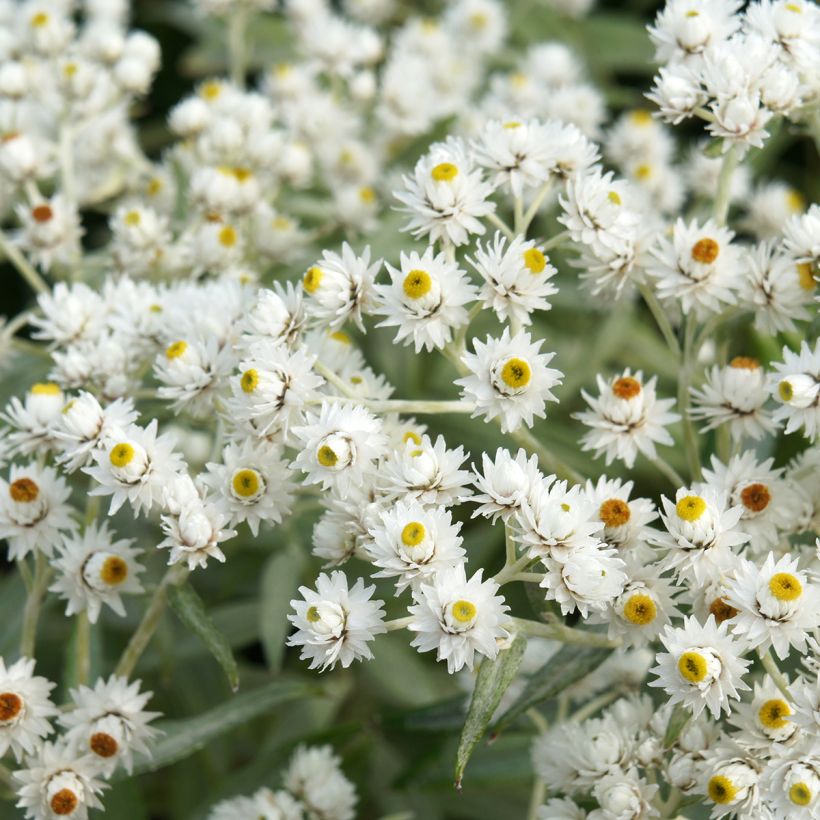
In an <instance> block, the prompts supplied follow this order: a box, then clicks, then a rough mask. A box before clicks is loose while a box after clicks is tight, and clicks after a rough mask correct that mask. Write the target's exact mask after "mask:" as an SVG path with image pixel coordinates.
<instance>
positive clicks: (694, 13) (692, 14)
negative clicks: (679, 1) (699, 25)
mask: <svg viewBox="0 0 820 820" xmlns="http://www.w3.org/2000/svg"><path fill="white" fill-rule="evenodd" d="M686 16H687V17H700V12H699V11H695V10H694V9H690V10H689V11H687V12H686Z"/></svg>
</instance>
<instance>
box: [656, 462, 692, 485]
mask: <svg viewBox="0 0 820 820" xmlns="http://www.w3.org/2000/svg"><path fill="white" fill-rule="evenodd" d="M650 461H651V462H652V463H653V464H654V465H655V466H656V467H657V468H658V469H659V470H660V471H661V472H662V473H663V474H664V475H665V476H666V477H667V478H668V479H669V482H670V483H671V484H672V485H673V486H674V487H675V488H678V487H685V486H686V482H685V481H684V480H683V476H681V474H680V473H679V472H678V471H677V470H676V469H675V468H674V467H673V466H672V465H671V464H669V462H667V461H666V460H665V459H664V458H661V456H658V455H656V456H655V458H653V459H650Z"/></svg>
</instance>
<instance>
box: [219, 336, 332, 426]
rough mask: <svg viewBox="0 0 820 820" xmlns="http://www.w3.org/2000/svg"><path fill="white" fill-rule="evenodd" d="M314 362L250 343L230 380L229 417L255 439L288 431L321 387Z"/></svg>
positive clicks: (284, 350) (287, 351) (271, 343)
mask: <svg viewBox="0 0 820 820" xmlns="http://www.w3.org/2000/svg"><path fill="white" fill-rule="evenodd" d="M315 361H316V357H315V356H314V355H311V354H309V353H306V352H304V351H302V350H291V349H289V348H288V347H287V346H286V345H284V344H281V343H279V342H274V341H268V340H265V341H261V342H254V343H253V344H251V345H250V347H249V349H248V351H247V353H246V355H245V357H244V358H243V359H242V360H241V361H240V363H239V374H238V375H236V376H235V377H234V378H233V379H231V391H232V393H233V396H232V398H231V399H229V400H228V402H227V409H228V412H229V414H230V417H231V418H232V419H235V420H236V421H238V422H240V423H245V424H246V425H248V426H249V427H250V428H251V429H252V430H253V431H254V432H255V434H256V435H258V436H267V435H268V434H269V433H271V432H275V431H277V430H279V429H283V430H288V429H289V427H290V425H291V424H293V423H294V422H295V421H297V420H300V419H301V417H302V408H303V407H304V406H305V404H306V403H307V402H308V401H309V400H310V399H312V398H314V397H315V396H317V395H318V393H317V391H318V389H319V387H321V386H322V385H323V384H324V379H323V378H322V377H321V376H319V375H318V374H317V373H315V372H314V370H313V364H314V362H315Z"/></svg>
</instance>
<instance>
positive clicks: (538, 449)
mask: <svg viewBox="0 0 820 820" xmlns="http://www.w3.org/2000/svg"><path fill="white" fill-rule="evenodd" d="M510 437H511V438H512V439H513V440H514V441H515V442H516V443H517V444H520V445H521V446H522V447H523V448H524V449H525V450H529V451H530V452H531V453H536V454H537V455H538V459H539V461H541V463H542V466H543V467H544V468H545V469H546V470H548V471H549V472H551V473H555V475H557V476H558V478H563V479H566V480H567V481H572V482H574V483H575V484H582V483H583V481H584V477H583V476H582V475H581V474H580V473H579V472H577V471H576V470H574V469H573V468H572V467H570V466H569V465H568V464H564V463H563V462H562V461H560V460H559V459H558V458H556V457H555V456H554V455H553V454H552V453H551V452H550V451H549V450H547V448H546V447H544V445H543V444H541V442H540V441H538V439H537V438H536V437H535V436H534V435H533V434H532V432H531V431H530V430H529V429H527V428H526V427H523V426H522V427H519V428H518V429H517V430H513V432H512V433H510Z"/></svg>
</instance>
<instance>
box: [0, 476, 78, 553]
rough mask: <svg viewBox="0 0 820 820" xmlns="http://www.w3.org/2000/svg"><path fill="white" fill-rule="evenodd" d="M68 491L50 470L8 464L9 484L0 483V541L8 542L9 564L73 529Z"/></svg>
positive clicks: (48, 549)
mask: <svg viewBox="0 0 820 820" xmlns="http://www.w3.org/2000/svg"><path fill="white" fill-rule="evenodd" d="M70 495H71V490H70V489H69V488H68V485H67V484H66V482H65V481H64V480H63V479H62V478H60V477H59V476H58V475H57V473H56V472H55V471H54V470H53V469H52V468H51V467H38V466H37V465H36V464H27V465H20V464H12V465H11V470H10V472H9V480H8V481H4V480H3V479H0V538H5V539H6V540H7V541H8V545H9V553H8V557H9V560H10V561H15V560H17V559H19V558H25V556H26V555H28V554H29V553H30V552H33V551H35V550H39V551H41V552H43V553H44V554H45V555H48V556H51V555H52V554H53V553H54V547H55V545H56V544H58V543H60V541H62V539H63V537H64V535H65V534H67V533H72V532H74V531H75V530H76V529H77V525H76V523H75V522H74V520H73V519H72V517H71V512H72V508H71V505H70V504H68V503H67V502H68V497H69V496H70Z"/></svg>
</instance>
